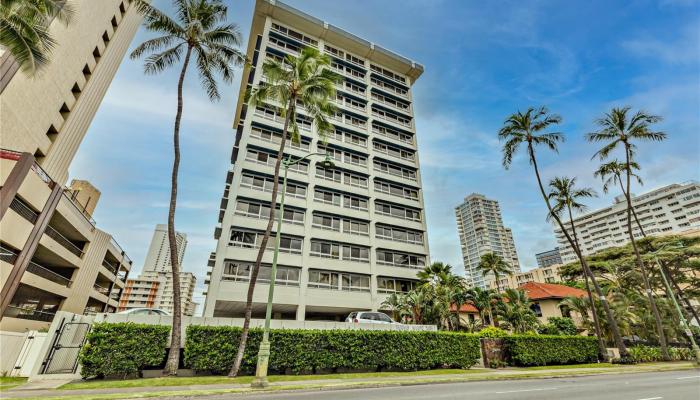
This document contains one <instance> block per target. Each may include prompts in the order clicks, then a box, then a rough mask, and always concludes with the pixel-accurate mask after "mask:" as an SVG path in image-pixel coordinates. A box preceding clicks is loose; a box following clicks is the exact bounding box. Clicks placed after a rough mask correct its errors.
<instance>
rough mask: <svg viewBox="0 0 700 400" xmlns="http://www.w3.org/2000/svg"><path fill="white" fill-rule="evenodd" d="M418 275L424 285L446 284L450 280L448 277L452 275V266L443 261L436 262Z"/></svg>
mask: <svg viewBox="0 0 700 400" xmlns="http://www.w3.org/2000/svg"><path fill="white" fill-rule="evenodd" d="M416 275H417V276H418V279H420V280H421V281H422V282H423V283H429V284H437V283H439V282H444V281H445V280H446V279H448V276H450V275H452V266H451V265H450V264H445V263H443V262H441V261H436V262H434V263H432V264H430V265H427V266H425V267H424V268H423V269H422V270H420V271H418V274H416Z"/></svg>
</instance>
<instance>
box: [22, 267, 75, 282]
mask: <svg viewBox="0 0 700 400" xmlns="http://www.w3.org/2000/svg"><path fill="white" fill-rule="evenodd" d="M27 271H28V272H31V273H32V274H34V275H38V276H40V277H42V278H44V279H48V280H50V281H51V282H54V283H58V284H59V285H61V286H65V287H70V285H71V284H72V283H73V281H71V280H70V279H68V278H66V277H65V276H63V275H61V274H57V273H56V272H53V271H51V270H50V269H48V268H46V267H43V266H41V265H39V264H37V263H35V262H33V261H32V262H30V263H29V265H27Z"/></svg>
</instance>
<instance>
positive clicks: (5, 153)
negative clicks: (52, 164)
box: [0, 149, 52, 184]
mask: <svg viewBox="0 0 700 400" xmlns="http://www.w3.org/2000/svg"><path fill="white" fill-rule="evenodd" d="M21 156H22V153H20V152H18V151H14V150H8V149H0V158H4V159H6V160H15V161H18V160H19V158H20V157H21ZM32 170H33V171H34V172H35V173H36V174H37V176H39V179H41V180H42V181H44V183H46V184H48V183H51V182H52V179H51V178H50V177H49V174H47V173H46V171H44V169H43V168H41V167H40V166H39V164H37V163H34V164H33V165H32Z"/></svg>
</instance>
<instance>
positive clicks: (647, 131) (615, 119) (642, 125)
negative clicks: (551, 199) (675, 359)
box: [586, 107, 670, 360]
mask: <svg viewBox="0 0 700 400" xmlns="http://www.w3.org/2000/svg"><path fill="white" fill-rule="evenodd" d="M629 112H630V107H623V108H613V109H612V110H611V111H610V112H609V113H606V114H605V116H604V117H603V118H599V119H597V120H596V124H597V125H598V127H599V130H598V131H596V132H592V133H589V134H587V135H586V138H587V139H588V140H589V141H590V142H604V143H605V144H604V146H603V148H601V149H600V150H598V152H596V153H595V154H594V155H593V157H594V158H595V157H596V156H598V157H599V158H600V159H601V160H605V159H607V158H608V156H609V155H610V154H611V153H612V152H613V151H614V150H615V149H617V148H618V147H621V148H622V150H623V152H624V154H625V189H624V190H623V195H624V196H625V200H626V201H627V227H628V229H627V233H628V236H629V239H630V242H631V243H632V249H633V250H634V255H635V260H636V263H637V268H639V271H640V272H641V273H642V279H643V281H644V286H645V288H646V292H647V298H648V299H649V304H650V306H651V311H652V314H653V315H654V319H655V321H656V329H657V334H658V335H659V342H660V345H661V353H662V355H663V357H664V359H665V360H670V355H669V353H668V345H667V343H666V335H665V334H664V329H663V323H662V320H661V314H660V313H659V310H658V307H657V305H656V300H655V299H654V294H653V291H652V290H651V284H650V283H649V272H648V271H647V268H646V267H645V265H644V262H643V261H642V257H641V255H640V254H639V250H638V249H637V243H636V239H635V238H634V233H633V229H632V207H633V206H632V195H631V192H630V190H631V187H630V185H631V180H632V177H633V175H634V173H633V172H632V168H633V167H632V163H633V162H634V156H635V155H636V152H637V145H636V143H635V142H637V141H655V142H660V141H663V140H664V139H665V138H666V134H665V133H663V132H660V131H654V130H652V125H653V124H655V123H657V122H660V121H661V120H662V118H661V117H660V116H657V115H652V114H647V113H645V112H643V111H638V112H636V113H635V114H634V115H632V116H629V115H628V113H629Z"/></svg>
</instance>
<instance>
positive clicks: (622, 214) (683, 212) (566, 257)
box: [554, 182, 700, 263]
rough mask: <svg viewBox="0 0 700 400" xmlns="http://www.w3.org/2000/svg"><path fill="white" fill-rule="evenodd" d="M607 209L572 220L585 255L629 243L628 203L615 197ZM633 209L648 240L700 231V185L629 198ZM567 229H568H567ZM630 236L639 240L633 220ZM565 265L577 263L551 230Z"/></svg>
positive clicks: (672, 187) (563, 239)
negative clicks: (649, 237)
mask: <svg viewBox="0 0 700 400" xmlns="http://www.w3.org/2000/svg"><path fill="white" fill-rule="evenodd" d="M615 200H616V202H615V204H613V205H612V206H610V207H606V208H603V209H600V210H596V211H592V212H589V213H586V214H584V215H581V216H579V217H577V218H576V219H574V226H575V227H576V234H577V236H578V240H579V244H580V245H581V250H582V252H583V254H584V255H590V254H594V253H596V252H598V251H600V250H603V249H607V248H609V247H619V246H624V245H625V244H627V243H628V242H629V234H628V231H627V203H626V202H625V200H624V197H621V196H620V197H618V198H616V199H615ZM632 206H633V207H634V210H635V212H636V214H637V217H638V218H639V221H640V222H641V225H642V229H643V230H644V233H645V234H646V235H649V236H657V235H669V234H674V233H678V234H680V233H683V232H686V231H691V230H695V229H698V228H700V184H698V182H686V183H681V184H672V185H668V186H664V187H662V188H659V189H656V190H652V191H651V192H648V193H645V194H642V195H639V196H635V197H633V198H632ZM567 226H568V225H567ZM632 234H633V235H634V237H635V238H641V237H642V233H641V231H640V230H639V227H638V226H637V224H636V223H635V222H634V219H633V220H632ZM554 235H555V236H556V239H557V242H558V243H559V252H560V253H561V258H562V261H563V262H564V263H570V262H574V261H576V254H574V252H573V250H572V249H571V246H569V243H568V241H567V240H566V237H565V236H564V234H563V232H562V231H561V229H559V228H555V229H554Z"/></svg>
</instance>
